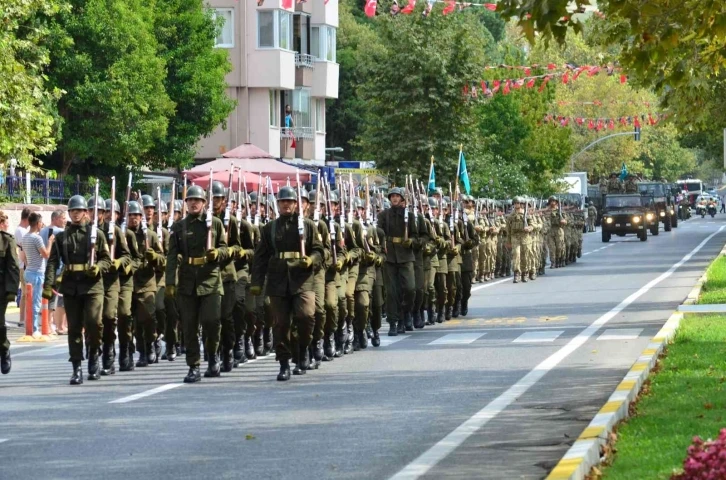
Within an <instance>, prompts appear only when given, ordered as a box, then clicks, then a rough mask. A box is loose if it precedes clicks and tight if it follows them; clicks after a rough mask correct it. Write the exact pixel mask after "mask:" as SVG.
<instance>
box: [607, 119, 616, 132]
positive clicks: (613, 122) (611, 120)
mask: <svg viewBox="0 0 726 480" xmlns="http://www.w3.org/2000/svg"><path fill="white" fill-rule="evenodd" d="M608 128H609V129H610V130H614V129H615V120H613V119H612V118H611V119H610V121H609V122H608Z"/></svg>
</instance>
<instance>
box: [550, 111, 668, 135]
mask: <svg viewBox="0 0 726 480" xmlns="http://www.w3.org/2000/svg"><path fill="white" fill-rule="evenodd" d="M665 118H667V114H665V113H640V114H637V115H630V116H622V117H616V118H603V117H570V116H562V115H555V114H547V115H545V116H544V119H543V122H544V123H547V124H552V125H555V126H559V127H568V126H570V125H572V126H577V127H582V128H587V129H588V130H596V131H600V130H604V129H608V130H614V129H615V128H616V126H617V127H627V126H633V127H641V126H643V125H651V126H652V125H656V124H657V123H658V122H660V121H661V120H664V119H665Z"/></svg>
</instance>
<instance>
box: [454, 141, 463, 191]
mask: <svg viewBox="0 0 726 480" xmlns="http://www.w3.org/2000/svg"><path fill="white" fill-rule="evenodd" d="M463 152H464V144H463V143H460V144H459V158H458V160H457V161H456V190H455V191H456V192H458V191H459V175H461V154H462V153H463ZM451 198H453V199H455V200H458V195H457V196H456V197H454V193H452V194H451Z"/></svg>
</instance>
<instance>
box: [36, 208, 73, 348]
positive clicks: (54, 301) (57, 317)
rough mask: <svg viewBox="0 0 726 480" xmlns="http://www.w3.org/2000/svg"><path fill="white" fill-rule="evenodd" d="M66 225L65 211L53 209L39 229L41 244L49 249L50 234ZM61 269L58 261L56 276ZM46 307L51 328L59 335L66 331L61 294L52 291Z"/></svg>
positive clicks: (56, 233)
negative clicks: (43, 225) (45, 224)
mask: <svg viewBox="0 0 726 480" xmlns="http://www.w3.org/2000/svg"><path fill="white" fill-rule="evenodd" d="M65 226H66V212H65V211H63V210H55V211H54V212H53V213H51V214H50V225H48V226H47V227H45V228H43V229H42V230H41V231H40V237H41V238H42V239H43V245H45V246H46V248H48V249H49V250H50V245H49V240H50V236H51V235H56V236H57V235H58V234H59V233H60V232H62V231H63V229H64V228H65ZM62 270H63V262H62V261H61V262H60V266H59V267H58V270H56V272H55V273H56V278H58V277H59V276H60V273H61V271H62ZM48 308H49V310H50V315H51V318H52V323H51V330H52V331H53V332H54V333H57V334H59V335H66V334H67V333H68V322H67V320H66V318H65V316H66V308H65V305H64V303H63V295H62V294H60V293H56V292H55V291H54V293H53V298H51V299H50V302H48Z"/></svg>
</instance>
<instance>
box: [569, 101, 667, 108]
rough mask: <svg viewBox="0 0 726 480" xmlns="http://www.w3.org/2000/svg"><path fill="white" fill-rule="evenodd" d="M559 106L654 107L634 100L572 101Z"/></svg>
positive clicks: (648, 103)
mask: <svg viewBox="0 0 726 480" xmlns="http://www.w3.org/2000/svg"><path fill="white" fill-rule="evenodd" d="M557 105H559V106H565V105H583V106H595V107H604V106H605V105H643V106H646V107H652V106H653V103H652V102H634V101H632V100H627V101H624V100H623V101H621V100H610V101H608V102H603V101H602V100H592V101H590V102H574V101H572V102H570V101H564V100H562V101H559V102H557Z"/></svg>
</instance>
